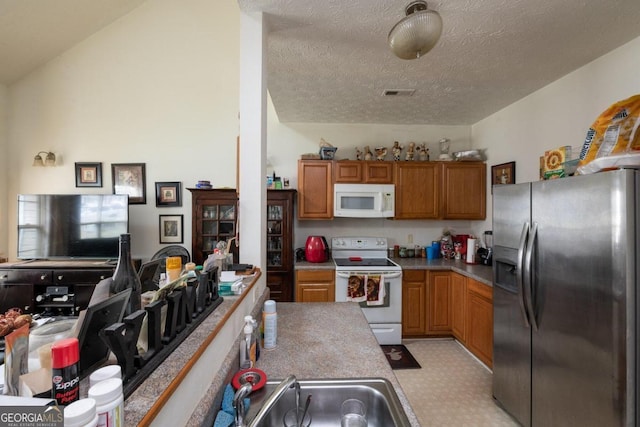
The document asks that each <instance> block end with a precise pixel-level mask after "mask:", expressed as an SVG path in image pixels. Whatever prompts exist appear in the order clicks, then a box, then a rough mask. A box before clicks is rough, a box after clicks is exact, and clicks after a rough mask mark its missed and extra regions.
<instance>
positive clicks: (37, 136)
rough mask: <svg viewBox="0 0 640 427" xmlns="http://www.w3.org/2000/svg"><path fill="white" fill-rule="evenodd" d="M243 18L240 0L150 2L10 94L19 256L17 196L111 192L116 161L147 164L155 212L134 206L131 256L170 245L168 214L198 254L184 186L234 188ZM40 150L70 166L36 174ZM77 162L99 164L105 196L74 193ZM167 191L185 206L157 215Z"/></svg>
mask: <svg viewBox="0 0 640 427" xmlns="http://www.w3.org/2000/svg"><path fill="white" fill-rule="evenodd" d="M239 16H240V15H239V8H238V5H237V3H236V2H235V1H233V0H224V1H216V2H212V1H208V0H185V1H181V2H175V1H171V0H154V1H149V2H146V3H144V4H143V5H142V6H140V7H139V8H137V9H136V10H134V11H132V12H131V13H130V14H128V15H126V16H124V17H123V18H121V19H119V20H118V21H116V22H114V23H113V24H111V25H109V26H108V27H107V28H105V29H103V30H101V31H99V32H97V33H96V34H94V35H92V36H91V37H89V38H88V39H86V40H84V41H82V42H81V43H79V44H78V45H76V46H75V47H73V48H72V49H70V50H68V51H67V52H65V53H64V54H62V55H61V56H59V57H57V58H56V59H54V60H52V61H51V62H49V63H48V64H46V65H45V66H44V67H42V68H40V69H38V70H36V71H35V72H33V73H32V74H30V75H28V76H26V77H24V78H23V79H21V80H20V81H18V82H17V83H15V84H13V85H12V86H10V87H9V88H8V104H7V105H8V144H9V148H8V156H7V157H8V158H9V159H10V160H9V161H8V177H9V178H8V183H7V187H6V189H7V193H6V195H4V194H2V193H0V196H4V197H2V198H1V199H0V200H2V209H0V219H2V220H3V222H2V227H0V229H8V230H9V238H8V246H7V248H6V249H7V251H8V252H9V255H10V258H13V257H15V248H16V224H15V215H9V217H8V219H5V218H2V215H3V214H2V212H3V211H4V212H9V213H12V212H15V211H16V207H15V198H16V197H15V196H16V194H18V193H106V194H110V193H111V192H112V184H111V164H112V163H138V162H142V163H146V191H147V194H146V196H147V203H146V204H145V205H131V206H130V232H131V234H132V247H133V255H134V257H139V258H143V259H145V258H149V257H150V256H151V255H153V253H155V252H156V251H157V250H159V249H160V248H161V247H162V246H163V245H160V244H159V242H158V238H159V236H158V221H159V220H158V215H160V214H183V215H184V246H185V247H187V248H188V249H189V250H190V249H191V220H190V218H191V194H190V193H189V192H188V191H186V187H194V186H195V183H196V182H197V181H198V180H202V179H206V180H210V181H211V182H212V184H213V185H214V186H216V187H223V186H228V187H234V186H235V178H236V177H235V165H236V148H235V147H236V137H237V136H238V110H239V106H238V102H239V101H238V88H239V74H240V73H239V51H240V49H239V19H240V18H239ZM0 95H1V93H0ZM1 99H3V98H2V97H0V100H1ZM2 105H3V103H2V101H0V111H2ZM0 129H1V122H0ZM0 138H1V137H0ZM0 143H1V139H0ZM0 147H1V146H0ZM42 150H51V151H53V152H55V153H56V155H57V156H58V158H59V159H61V160H62V164H61V165H60V166H57V167H53V168H51V167H47V168H34V167H32V166H31V163H32V161H33V156H34V155H35V154H36V153H37V152H38V151H42ZM3 157H4V156H3ZM75 162H102V168H103V187H102V188H96V189H90V188H76V187H75V177H74V163H75ZM160 181H181V182H182V186H183V200H182V207H181V208H166V207H165V208H156V205H155V182H160ZM5 201H6V203H5ZM0 241H2V242H6V240H5V239H2V235H0ZM3 246H4V245H3ZM3 246H0V251H2V250H3V249H5V248H3Z"/></svg>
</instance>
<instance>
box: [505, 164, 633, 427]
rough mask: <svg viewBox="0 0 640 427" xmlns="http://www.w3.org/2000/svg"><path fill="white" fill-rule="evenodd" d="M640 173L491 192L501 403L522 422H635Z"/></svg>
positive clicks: (617, 173)
mask: <svg viewBox="0 0 640 427" xmlns="http://www.w3.org/2000/svg"><path fill="white" fill-rule="evenodd" d="M639 195H640V175H639V173H638V172H636V171H633V170H618V171H610V172H604V173H599V174H595V175H586V176H576V177H570V178H563V179H557V180H549V181H540V182H534V183H527V184H519V185H499V186H495V187H494V190H493V237H494V242H493V243H494V247H493V249H494V253H493V262H494V267H493V273H494V287H493V291H494V293H493V303H494V338H493V339H494V353H493V357H494V358H493V396H494V398H495V399H496V400H497V401H498V402H499V403H500V405H502V406H503V407H504V408H505V409H506V410H507V411H508V412H509V413H510V414H511V415H512V416H513V417H515V418H516V419H517V420H518V421H519V422H520V423H521V424H523V425H524V426H545V427H548V426H581V427H587V426H632V425H638V421H639V420H638V414H637V410H636V408H638V399H639V396H638V391H637V373H638V371H637V369H636V359H637V357H638V339H637V334H638V330H637V322H638V320H637V319H636V316H637V308H638V298H639V295H638V294H637V292H636V288H637V286H638V277H639V273H640V271H639V269H640V259H639V251H638V249H637V248H638V245H639V242H640V240H639V234H638V229H637V226H636V224H639V223H640V213H639V212H640V210H639V209H638V206H639Z"/></svg>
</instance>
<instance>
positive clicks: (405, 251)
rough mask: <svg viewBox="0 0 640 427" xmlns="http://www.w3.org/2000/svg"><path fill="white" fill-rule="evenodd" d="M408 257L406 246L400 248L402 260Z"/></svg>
mask: <svg viewBox="0 0 640 427" xmlns="http://www.w3.org/2000/svg"><path fill="white" fill-rule="evenodd" d="M406 257H407V248H406V247H404V246H400V258H406Z"/></svg>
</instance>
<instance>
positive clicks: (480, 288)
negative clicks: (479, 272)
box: [467, 279, 493, 301]
mask: <svg viewBox="0 0 640 427" xmlns="http://www.w3.org/2000/svg"><path fill="white" fill-rule="evenodd" d="M467 292H470V293H474V294H476V295H478V296H480V297H482V298H484V299H487V300H489V301H493V288H492V287H491V286H488V285H485V284H484V283H480V282H478V281H477V280H473V279H468V280H467Z"/></svg>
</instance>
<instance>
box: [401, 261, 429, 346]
mask: <svg viewBox="0 0 640 427" xmlns="http://www.w3.org/2000/svg"><path fill="white" fill-rule="evenodd" d="M426 276H427V275H426V270H403V272H402V336H403V337H405V336H406V337H412V336H418V337H419V336H424V335H425V330H426V323H427V321H426V316H427V309H426V306H427V280H426Z"/></svg>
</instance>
